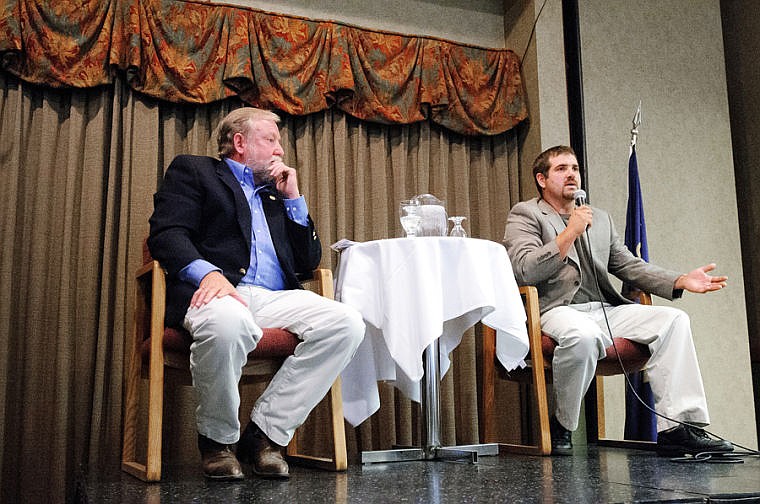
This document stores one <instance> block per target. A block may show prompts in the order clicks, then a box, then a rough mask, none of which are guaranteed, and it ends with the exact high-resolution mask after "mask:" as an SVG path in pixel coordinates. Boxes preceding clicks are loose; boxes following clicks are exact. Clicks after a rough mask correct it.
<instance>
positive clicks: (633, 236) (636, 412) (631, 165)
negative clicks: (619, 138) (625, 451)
mask: <svg viewBox="0 0 760 504" xmlns="http://www.w3.org/2000/svg"><path fill="white" fill-rule="evenodd" d="M625 246H626V247H628V250H630V251H631V253H633V255H635V256H637V257H640V258H642V259H643V260H645V261H647V262H648V261H649V249H648V247H647V226H646V223H645V222H644V202H643V201H642V199H641V185H640V183H639V166H638V163H637V161H636V146H635V145H633V146H631V156H630V157H629V158H628V210H627V212H626V219H625ZM624 289H625V286H624ZM628 379H629V381H630V382H631V386H632V387H633V389H634V390H635V391H636V393H637V394H638V395H639V397H641V399H643V400H644V402H645V403H646V404H647V405H649V407H650V408H654V398H653V396H652V389H651V387H650V386H649V383H647V382H645V381H644V373H643V371H638V372H635V373H630V374H629V375H628ZM625 439H635V440H638V441H656V440H657V418H656V417H655V415H654V414H653V413H652V412H651V411H649V410H648V409H646V408H645V407H644V406H642V404H641V403H640V402H639V401H638V399H636V396H635V395H634V394H633V392H631V390H630V389H628V388H626V391H625Z"/></svg>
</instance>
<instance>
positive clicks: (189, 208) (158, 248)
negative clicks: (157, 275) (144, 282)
mask: <svg viewBox="0 0 760 504" xmlns="http://www.w3.org/2000/svg"><path fill="white" fill-rule="evenodd" d="M259 194H260V195H261V201H262V206H263V208H264V214H265V216H266V220H267V224H268V225H269V231H270V234H271V236H272V242H273V243H274V248H275V251H276V252H277V258H278V260H279V262H280V266H281V267H282V271H283V272H284V274H285V284H286V289H300V288H302V287H301V284H300V282H299V280H298V277H305V278H308V277H310V275H311V272H312V271H313V270H314V269H315V268H316V267H317V266H318V265H319V262H320V260H321V258H322V245H321V243H320V241H319V237H318V236H317V232H316V229H315V227H314V222H313V221H312V220H311V217H309V218H308V225H307V226H301V225H300V224H298V223H296V222H293V221H292V220H291V219H290V218H289V217H288V216H287V213H286V211H285V206H284V203H283V197H282V195H281V194H279V192H277V190H276V189H275V188H274V187H271V186H270V187H266V188H264V189H262V190H261V191H260V193H259ZM153 205H154V210H153V215H152V216H151V217H150V235H149V236H148V248H149V249H150V253H151V255H152V256H153V257H154V258H155V259H157V260H158V262H159V263H161V266H163V267H164V269H166V271H167V278H166V289H167V293H166V298H167V299H166V317H165V323H166V325H168V326H180V325H181V324H182V321H183V320H184V318H185V313H186V312H187V308H188V307H189V306H190V299H191V298H192V296H193V293H194V292H195V291H196V290H197V287H196V286H195V285H193V284H191V283H189V282H183V281H181V280H180V279H179V278H178V274H179V272H180V270H182V268H184V267H185V266H187V265H188V264H190V263H191V262H192V261H194V260H196V259H205V260H206V261H208V262H210V263H212V264H214V265H216V266H218V267H219V268H221V269H222V273H223V274H224V276H225V277H226V278H227V279H228V280H229V281H230V283H232V285H237V284H238V283H239V282H240V280H241V279H242V278H243V276H244V275H245V272H246V271H247V270H248V266H249V265H250V257H251V255H250V254H251V253H250V251H251V210H250V207H249V206H248V201H247V200H246V198H245V194H244V193H243V189H242V188H241V187H240V183H239V182H238V181H237V179H236V178H235V176H234V175H233V173H232V171H231V170H230V168H229V166H227V163H225V162H224V161H222V160H219V159H214V158H211V157H207V156H190V155H181V156H177V157H176V158H174V160H173V161H172V162H171V164H170V165H169V168H168V169H167V170H166V173H165V175H164V180H163V182H162V184H161V187H160V188H159V190H158V192H156V194H155V195H154V196H153Z"/></svg>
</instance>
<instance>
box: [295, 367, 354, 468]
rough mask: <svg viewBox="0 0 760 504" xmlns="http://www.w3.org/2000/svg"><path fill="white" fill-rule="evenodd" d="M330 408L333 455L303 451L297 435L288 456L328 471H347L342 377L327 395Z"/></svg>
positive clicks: (297, 461)
mask: <svg viewBox="0 0 760 504" xmlns="http://www.w3.org/2000/svg"><path fill="white" fill-rule="evenodd" d="M325 400H327V402H328V407H329V409H330V430H331V434H332V449H331V450H332V453H331V454H330V455H331V457H316V456H313V455H308V454H305V453H301V452H300V450H299V449H298V440H297V438H298V437H297V436H293V440H292V441H291V442H290V444H289V445H288V449H287V454H288V458H289V459H291V460H293V461H295V462H296V463H299V464H303V465H307V466H310V467H316V468H319V469H326V470H328V471H345V470H346V469H347V468H348V454H347V451H346V428H345V424H344V420H343V398H342V395H341V381H340V377H338V378H336V380H335V382H333V384H332V387H330V391H329V392H328V393H327V396H325Z"/></svg>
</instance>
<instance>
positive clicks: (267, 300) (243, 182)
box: [148, 107, 364, 480]
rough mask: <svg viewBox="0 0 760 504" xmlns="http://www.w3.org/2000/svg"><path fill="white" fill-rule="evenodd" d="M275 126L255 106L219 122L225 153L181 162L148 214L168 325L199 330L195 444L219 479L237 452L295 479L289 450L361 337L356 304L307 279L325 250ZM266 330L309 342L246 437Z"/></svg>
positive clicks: (259, 405)
mask: <svg viewBox="0 0 760 504" xmlns="http://www.w3.org/2000/svg"><path fill="white" fill-rule="evenodd" d="M278 121H279V118H278V117H277V115H275V114H274V113H272V112H268V111H265V110H259V109H255V108H250V107H244V108H240V109H237V110H234V111H232V112H231V113H230V114H228V115H227V117H225V118H224V119H223V120H222V123H221V125H220V126H219V136H218V145H219V156H220V159H214V158H210V157H206V156H178V157H177V158H175V159H174V161H172V163H171V165H170V166H169V168H168V169H167V171H166V174H165V176H164V181H163V183H162V185H161V188H160V189H159V191H158V192H157V193H156V195H155V197H154V205H155V210H154V212H153V215H152V216H151V218H150V236H149V238H148V247H149V248H150V252H151V254H152V255H153V257H155V258H156V259H157V260H158V261H159V262H160V263H161V265H162V266H163V267H164V268H165V269H166V270H167V300H166V302H167V310H166V321H165V322H166V324H167V325H170V326H173V325H180V324H181V325H183V326H184V327H185V328H186V329H187V330H188V331H189V332H190V334H191V335H192V337H193V343H192V345H191V347H190V371H191V372H192V375H193V386H194V387H195V389H196V391H197V393H198V408H197V410H196V423H197V428H198V447H199V449H200V451H201V457H202V465H203V473H204V475H205V476H206V477H207V478H210V479H217V480H236V479H241V478H242V477H243V472H242V470H241V467H240V463H239V461H238V458H239V459H240V461H242V462H250V463H252V465H253V471H254V473H256V474H258V475H261V476H264V477H271V478H287V477H288V475H289V468H288V464H287V463H286V462H285V460H284V459H283V457H282V453H281V448H282V447H283V446H285V445H287V444H288V442H289V441H290V440H291V438H292V436H293V433H294V431H295V429H296V428H297V427H298V426H299V425H300V424H301V423H302V422H303V421H304V420H305V419H306V416H307V415H308V413H309V411H311V409H312V408H313V407H314V406H315V405H316V404H317V403H318V402H319V401H320V400H321V399H322V397H324V395H325V394H326V393H327V391H328V390H329V388H330V386H331V384H332V383H333V382H334V381H335V378H336V377H337V376H338V374H339V373H340V372H341V371H342V370H343V368H344V367H345V366H346V365H347V364H348V361H349V360H350V359H351V357H352V356H353V354H354V352H355V351H356V348H357V347H358V346H359V343H360V342H361V340H362V338H363V337H364V322H363V321H362V317H361V315H360V314H359V313H358V312H357V311H356V310H354V309H353V308H350V307H348V306H346V305H344V304H341V303H338V302H336V301H333V300H331V299H327V298H324V297H322V296H318V295H316V294H314V293H313V292H310V291H306V290H303V289H302V288H301V286H300V284H299V283H298V279H297V275H306V274H311V272H312V270H313V269H314V268H315V267H316V266H317V265H318V264H319V261H320V259H321V256H322V249H321V245H320V241H319V238H318V237H317V232H316V229H315V228H314V223H313V222H312V220H311V218H310V217H309V213H308V211H307V208H306V202H305V200H304V198H303V196H302V195H301V194H300V192H299V190H298V177H297V174H296V170H295V169H293V168H291V167H289V166H287V165H286V164H285V163H283V161H282V156H283V149H282V146H281V145H280V132H279V129H278V127H277V122H278ZM262 327H277V328H282V329H286V330H288V331H290V332H292V333H294V334H295V335H296V336H298V337H299V338H300V339H301V340H302V342H301V343H300V344H299V345H298V347H297V348H296V351H295V353H294V355H292V356H290V357H289V358H288V359H286V360H285V362H284V363H283V365H282V367H281V368H280V370H279V371H278V372H277V374H276V375H275V376H274V378H273V379H272V381H271V382H270V384H269V386H268V387H267V389H266V390H265V391H264V393H263V394H262V395H261V396H260V398H259V399H258V401H257V402H256V404H255V405H254V408H253V411H252V412H251V415H250V418H251V420H250V422H249V423H248V425H247V427H246V428H245V431H244V432H243V434H242V436H241V433H240V422H239V420H238V407H239V405H240V396H239V393H238V382H239V381H240V376H241V374H242V368H243V366H244V365H245V363H246V361H247V356H248V354H249V353H250V352H251V351H253V349H254V348H256V345H257V344H258V342H259V339H260V338H261V336H262V330H261V328H262ZM238 441H239V442H238ZM236 444H237V452H235V445H236ZM236 455H237V456H236Z"/></svg>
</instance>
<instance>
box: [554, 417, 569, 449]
mask: <svg viewBox="0 0 760 504" xmlns="http://www.w3.org/2000/svg"><path fill="white" fill-rule="evenodd" d="M549 430H550V432H551V435H552V455H572V454H573V433H572V431H569V430H567V429H565V427H564V426H563V425H562V424H561V423H559V421H558V420H557V417H555V416H553V415H552V417H551V419H550V420H549Z"/></svg>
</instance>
